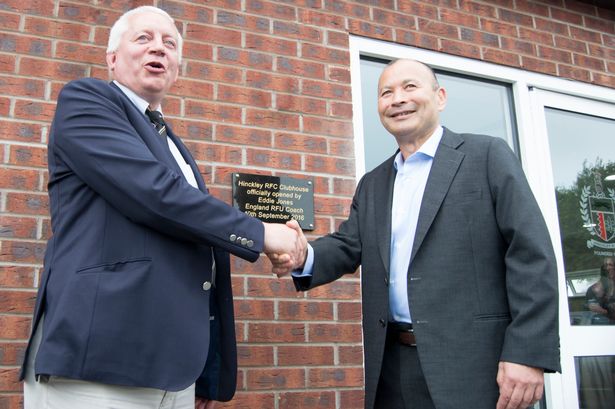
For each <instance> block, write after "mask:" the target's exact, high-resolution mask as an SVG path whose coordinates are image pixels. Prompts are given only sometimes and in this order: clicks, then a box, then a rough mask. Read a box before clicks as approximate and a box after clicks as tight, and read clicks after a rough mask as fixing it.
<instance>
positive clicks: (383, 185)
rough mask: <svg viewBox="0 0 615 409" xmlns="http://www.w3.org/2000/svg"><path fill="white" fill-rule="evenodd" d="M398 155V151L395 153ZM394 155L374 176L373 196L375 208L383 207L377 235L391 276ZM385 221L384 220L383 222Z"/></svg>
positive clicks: (378, 216) (384, 262) (377, 225)
mask: <svg viewBox="0 0 615 409" xmlns="http://www.w3.org/2000/svg"><path fill="white" fill-rule="evenodd" d="M395 155H397V153H395ZM395 155H393V156H392V157H391V158H390V159H389V160H387V161H386V162H385V163H384V165H383V166H380V167H379V169H378V172H380V173H381V175H378V177H376V178H374V179H375V181H376V186H375V195H374V196H373V197H372V199H373V200H375V201H376V202H380V203H383V204H385V205H384V206H382V205H381V204H378V203H375V204H374V209H382V213H381V214H379V215H377V217H375V218H374V220H376V219H377V220H378V221H381V222H378V221H376V237H377V239H378V249H379V251H380V257H381V258H382V263H383V264H384V268H385V272H386V275H387V277H388V276H389V267H390V263H391V207H392V206H393V187H394V185H395V174H396V172H395V168H394V167H393V161H394V159H395ZM382 221H383V222H382Z"/></svg>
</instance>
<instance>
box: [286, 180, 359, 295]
mask: <svg viewBox="0 0 615 409" xmlns="http://www.w3.org/2000/svg"><path fill="white" fill-rule="evenodd" d="M364 180H365V177H364V178H363V179H361V181H360V182H359V185H358V186H357V189H356V192H355V195H354V197H353V199H352V205H351V207H350V215H349V216H348V219H347V220H345V221H344V222H343V223H342V224H341V225H340V227H339V229H338V231H337V232H335V233H332V234H329V235H327V236H324V237H321V238H319V239H317V240H315V241H313V242H310V244H311V245H312V248H313V250H314V265H313V269H312V276H304V277H293V281H294V283H295V287H296V288H297V290H298V291H306V290H309V289H312V288H314V287H318V286H320V285H323V284H327V283H330V282H332V281H335V280H337V279H338V278H340V277H341V276H343V275H344V274H352V273H354V272H355V271H356V270H357V268H359V265H360V264H361V247H362V246H361V231H360V223H359V218H360V212H359V203H360V202H361V199H360V197H361V195H362V194H363V184H364V183H363V182H364Z"/></svg>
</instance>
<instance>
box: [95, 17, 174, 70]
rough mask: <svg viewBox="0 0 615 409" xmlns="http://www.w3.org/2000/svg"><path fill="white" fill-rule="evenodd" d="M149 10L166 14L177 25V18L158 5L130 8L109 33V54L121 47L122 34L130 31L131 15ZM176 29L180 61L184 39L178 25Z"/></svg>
mask: <svg viewBox="0 0 615 409" xmlns="http://www.w3.org/2000/svg"><path fill="white" fill-rule="evenodd" d="M147 12H151V13H157V14H160V15H161V16H165V17H166V18H168V19H169V21H170V22H171V24H173V27H175V20H173V17H171V16H170V15H169V13H167V12H166V11H164V10H162V9H159V8H158V7H154V6H140V7H136V8H134V9H132V10H128V11H127V12H126V13H124V14H122V15H121V16H120V18H118V19H117V20H116V22H115V23H113V26H112V27H111V32H110V33H109V42H108V43H107V54H109V53H114V52H116V51H117V49H118V48H119V47H120V41H121V39H122V35H124V33H125V32H126V31H128V29H129V28H130V26H129V25H128V20H129V18H130V16H133V15H135V14H139V13H147ZM175 30H176V31H177V58H178V61H179V62H181V60H182V46H183V42H184V40H183V39H182V36H181V34H180V33H179V30H177V27H175Z"/></svg>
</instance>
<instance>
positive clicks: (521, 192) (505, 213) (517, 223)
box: [487, 138, 560, 372]
mask: <svg viewBox="0 0 615 409" xmlns="http://www.w3.org/2000/svg"><path fill="white" fill-rule="evenodd" d="M488 158H489V159H488V165H487V166H488V175H489V185H490V187H491V196H492V199H493V201H494V206H495V213H496V218H497V223H498V227H499V230H500V232H501V234H502V236H503V238H504V242H505V243H507V249H506V250H505V267H506V289H507V295H508V302H509V308H510V314H511V319H512V321H511V323H510V325H509V326H508V328H507V330H506V334H505V339H504V345H503V348H502V353H501V357H500V359H501V360H502V361H508V362H515V363H519V364H525V365H530V366H536V367H541V368H544V369H545V370H546V371H548V372H554V371H559V370H560V362H559V335H558V333H559V332H558V331H559V329H558V289H557V264H556V261H555V256H554V253H553V248H552V245H551V239H550V236H549V232H548V230H547V227H546V224H545V222H544V219H543V217H542V213H541V211H540V209H539V207H538V204H537V203H536V200H535V198H534V195H533V194H532V192H531V189H530V187H529V185H528V183H527V180H526V178H525V175H524V173H523V170H522V169H521V166H520V165H519V161H518V159H517V158H516V157H515V156H514V154H513V153H512V151H511V150H510V148H509V147H508V146H507V145H506V144H505V142H504V141H502V140H500V139H497V138H493V141H492V143H491V146H490V149H489V154H488Z"/></svg>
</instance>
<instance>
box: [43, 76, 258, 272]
mask: <svg viewBox="0 0 615 409" xmlns="http://www.w3.org/2000/svg"><path fill="white" fill-rule="evenodd" d="M124 103H125V102H124V101H123V100H122V99H121V98H120V96H119V95H118V94H117V92H115V91H114V90H112V89H111V87H109V85H108V84H106V83H104V82H102V81H95V80H79V81H74V82H71V83H69V84H68V85H67V86H65V87H64V89H63V90H62V92H61V93H60V96H59V98H58V107H57V110H56V116H55V118H54V123H53V127H54V132H53V135H54V139H53V140H50V145H53V154H54V155H57V157H58V158H59V160H61V161H63V162H64V163H65V164H66V166H67V168H69V169H70V171H72V172H74V173H75V174H76V175H78V177H79V178H81V179H82V180H83V183H84V184H86V185H87V186H88V187H89V188H90V189H92V190H94V191H95V192H96V193H97V194H98V195H100V196H101V197H103V198H104V199H105V200H106V201H107V202H108V203H109V204H111V205H112V206H113V207H115V208H116V209H118V210H119V211H120V212H121V213H122V214H123V215H125V217H127V218H128V219H130V220H132V221H134V222H136V223H140V224H143V225H146V226H148V227H150V228H152V229H155V230H158V231H160V232H162V233H164V234H167V235H170V236H173V237H176V238H177V239H180V240H187V241H194V242H198V243H202V244H207V245H211V246H216V247H220V248H223V249H225V250H227V251H229V252H231V253H233V254H235V255H237V256H239V257H242V258H245V259H248V260H255V259H257V258H258V255H259V253H260V252H261V251H262V249H263V236H264V228H263V224H262V223H261V222H260V221H258V220H257V219H254V218H251V217H248V216H247V215H245V214H244V213H242V212H240V211H239V210H237V209H235V208H233V207H231V206H229V205H228V204H226V203H224V202H222V201H220V200H218V199H216V198H215V197H213V196H211V195H209V194H207V193H205V192H202V191H200V190H198V189H195V188H193V187H192V186H190V185H189V184H188V183H187V182H186V180H185V179H184V178H183V176H182V175H180V174H178V173H177V172H175V171H174V170H173V169H171V168H170V167H169V166H167V165H166V164H164V163H163V162H161V161H160V160H158V159H157V158H156V157H155V156H154V155H153V154H152V152H151V151H150V150H149V148H148V147H147V145H146V144H145V142H144V140H143V138H142V136H140V135H139V134H138V133H137V130H136V129H135V127H134V125H133V124H131V122H130V121H129V119H128V116H127V113H126V107H125V106H123V104H124ZM50 151H51V149H50ZM50 155H51V153H50ZM59 178H61V175H60V176H59ZM232 233H234V234H236V235H238V236H239V235H241V237H247V238H250V239H252V240H253V242H254V245H253V247H252V248H251V249H248V248H246V247H245V246H241V245H239V244H236V243H233V242H231V241H230V240H229V236H230V235H231V234H232Z"/></svg>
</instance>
